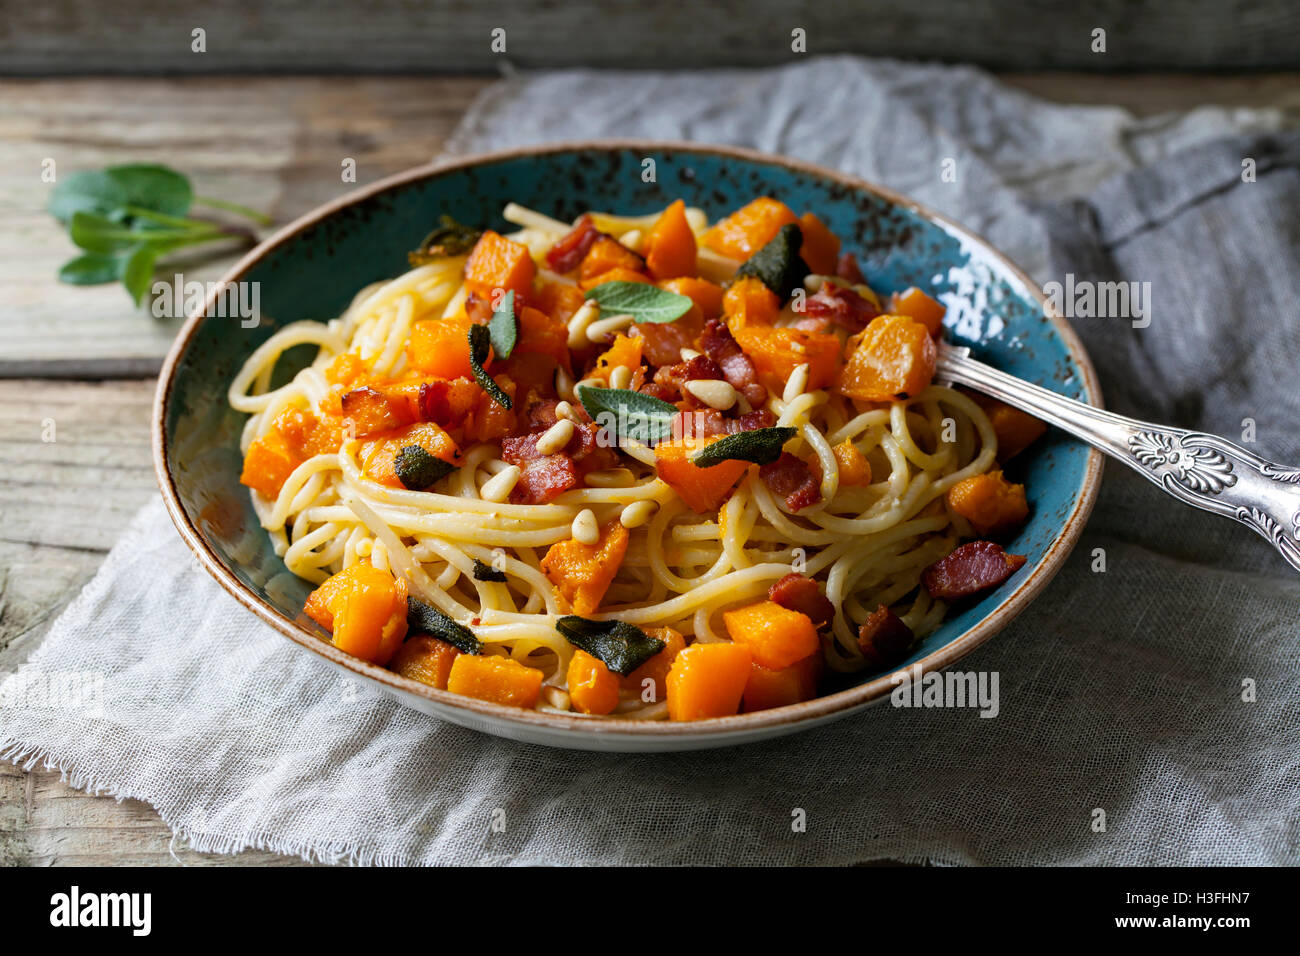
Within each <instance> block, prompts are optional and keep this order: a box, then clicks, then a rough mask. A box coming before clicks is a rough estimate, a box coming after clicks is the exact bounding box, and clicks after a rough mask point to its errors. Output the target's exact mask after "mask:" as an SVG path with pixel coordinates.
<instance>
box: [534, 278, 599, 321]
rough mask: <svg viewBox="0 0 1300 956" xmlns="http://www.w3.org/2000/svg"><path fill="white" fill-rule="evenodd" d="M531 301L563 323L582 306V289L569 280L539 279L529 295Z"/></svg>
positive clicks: (584, 300)
mask: <svg viewBox="0 0 1300 956" xmlns="http://www.w3.org/2000/svg"><path fill="white" fill-rule="evenodd" d="M529 301H530V302H531V303H532V305H534V306H536V307H537V308H538V309H540V310H541V311H543V312H545V313H546V314H547V315H549V316H550V317H551V318H552V319H554V320H555V321H556V322H558V323H560V324H561V325H564V324H566V323H567V322H568V321H569V319H571V318H573V313H575V312H577V311H578V310H579V309H580V308H582V303H584V302H586V301H587V300H586V299H585V298H583V295H582V290H581V289H579V288H578V287H577V286H576V285H572V284H570V283H568V282H556V281H554V280H549V279H538V280H537V288H535V289H534V290H533V294H532V295H531V296H529Z"/></svg>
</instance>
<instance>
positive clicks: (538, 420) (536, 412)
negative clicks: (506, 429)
mask: <svg viewBox="0 0 1300 956" xmlns="http://www.w3.org/2000/svg"><path fill="white" fill-rule="evenodd" d="M559 404H560V403H559V401H557V400H556V399H553V398H548V399H544V400H541V401H536V402H533V403H532V404H531V405H529V406H528V414H527V416H525V419H524V422H523V424H524V427H525V428H526V429H527V430H528V431H530V432H544V431H546V429H548V428H550V427H551V426H552V425H554V424H555V423H556V422H557V421H559V420H560V419H559V417H558V416H557V415H556V414H555V409H556V407H557V406H558V405H559Z"/></svg>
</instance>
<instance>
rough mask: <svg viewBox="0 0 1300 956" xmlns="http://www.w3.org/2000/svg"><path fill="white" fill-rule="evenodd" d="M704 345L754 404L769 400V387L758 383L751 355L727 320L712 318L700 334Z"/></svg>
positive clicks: (707, 352)
mask: <svg viewBox="0 0 1300 956" xmlns="http://www.w3.org/2000/svg"><path fill="white" fill-rule="evenodd" d="M700 348H702V349H704V354H705V355H707V356H708V357H709V358H711V359H713V361H714V362H716V363H717V364H718V368H720V369H721V370H722V377H723V378H725V379H726V380H727V382H728V383H729V384H730V385H731V387H732V388H734V389H735V390H736V391H738V392H740V394H742V395H744V396H745V398H747V399H749V403H750V404H751V405H761V404H763V402H765V401H767V389H765V388H764V387H763V386H762V385H760V384H759V383H758V372H757V370H755V368H754V363H753V362H752V361H751V360H750V358H749V356H748V355H746V354H745V353H744V352H743V351H741V348H740V346H739V345H738V344H737V343H736V340H735V338H734V337H732V334H731V330H730V329H729V328H727V326H726V323H724V322H722V321H720V320H718V319H709V321H708V322H706V323H704V331H703V332H702V333H701V334H700Z"/></svg>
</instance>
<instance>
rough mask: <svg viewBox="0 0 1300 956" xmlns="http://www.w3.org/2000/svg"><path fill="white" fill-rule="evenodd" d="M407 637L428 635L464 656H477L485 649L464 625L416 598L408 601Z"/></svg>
mask: <svg viewBox="0 0 1300 956" xmlns="http://www.w3.org/2000/svg"><path fill="white" fill-rule="evenodd" d="M406 627H407V636H408V637H409V636H411V635H412V634H428V635H429V636H430V637H436V638H437V639H438V640H440V641H446V642H447V643H448V644H450V645H451V646H452V647H454V648H456V650H458V651H461V652H462V653H464V654H477V653H479V652H480V651H481V650H482V649H483V644H482V642H480V641H479V639H478V638H477V637H475V636H474V632H473V631H471V630H470V629H469V628H468V627H466V626H465V625H464V624H457V623H456V622H455V621H453V620H452V619H451V618H449V617H448V616H447V615H445V614H443V613H442V612H441V611H439V610H438V609H437V608H436V607H430V606H429V605H428V604H425V603H424V602H423V601H418V600H416V599H415V598H407V599H406Z"/></svg>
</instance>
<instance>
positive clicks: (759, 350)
mask: <svg viewBox="0 0 1300 956" xmlns="http://www.w3.org/2000/svg"><path fill="white" fill-rule="evenodd" d="M731 331H732V335H733V336H734V337H735V339H736V342H737V344H739V345H740V348H741V351H743V352H744V353H745V354H746V355H748V356H749V358H750V361H752V362H753V363H754V370H755V371H756V372H757V373H758V380H759V382H760V383H762V385H763V386H764V387H765V388H766V389H767V390H768V391H769V392H772V393H774V394H777V395H780V394H781V392H782V391H784V389H785V383H786V382H788V381H789V380H790V373H792V372H793V371H794V370H795V369H796V368H797V367H799V366H800V365H804V364H807V366H808V386H807V387H808V390H809V391H811V390H813V389H818V388H825V387H826V386H828V385H830V384H832V383H833V382H834V381H835V375H836V373H837V372H838V371H839V367H840V353H841V351H842V349H841V346H840V340H839V338H838V337H837V336H834V335H831V334H829V333H823V332H809V331H807V330H806V329H793V328H770V327H765V326H754V325H745V326H742V327H741V328H737V329H732V330H731Z"/></svg>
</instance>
